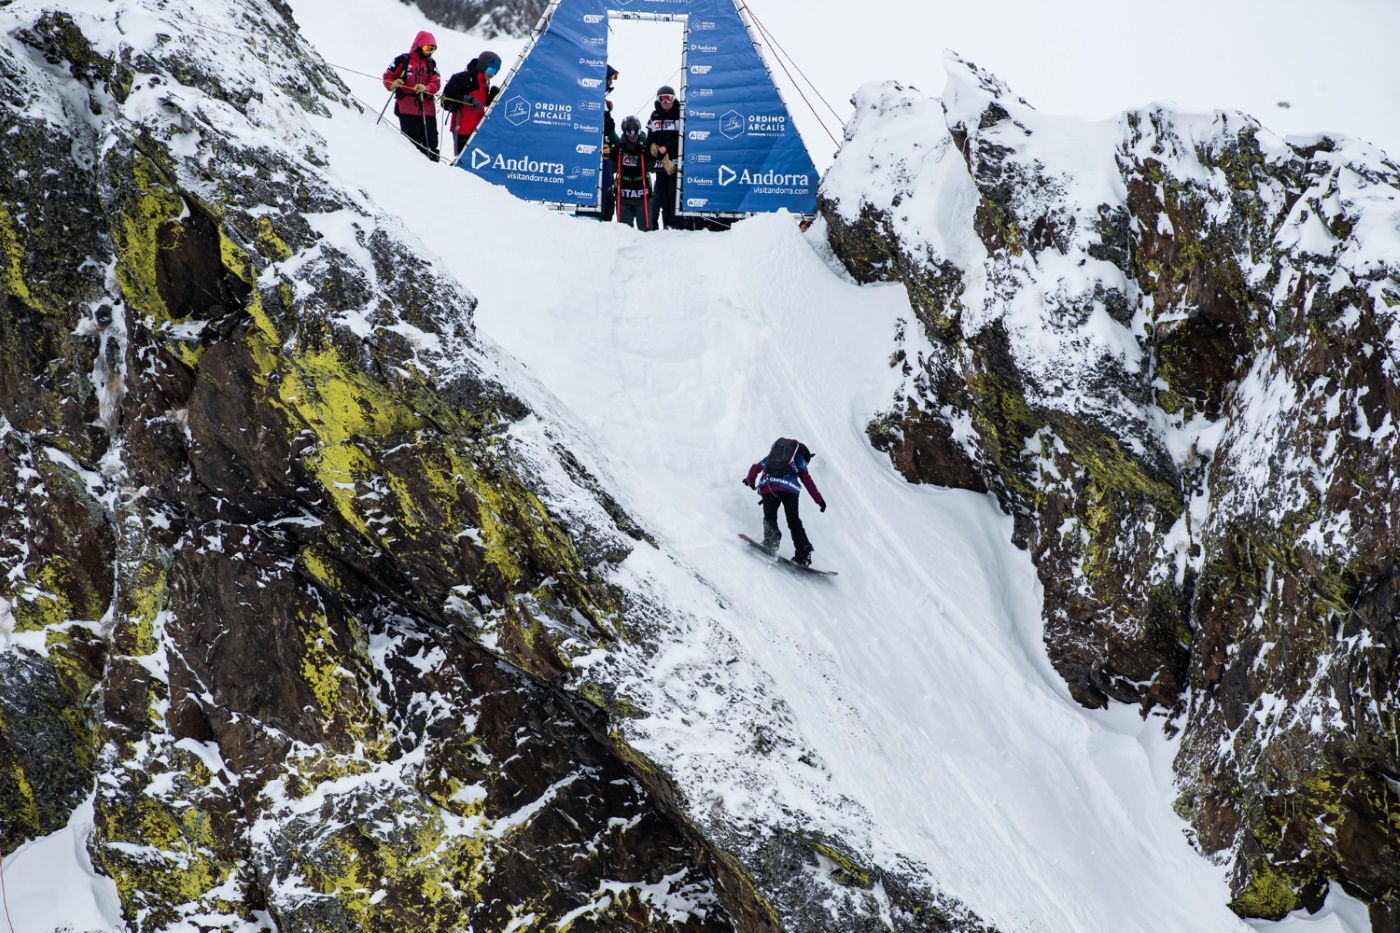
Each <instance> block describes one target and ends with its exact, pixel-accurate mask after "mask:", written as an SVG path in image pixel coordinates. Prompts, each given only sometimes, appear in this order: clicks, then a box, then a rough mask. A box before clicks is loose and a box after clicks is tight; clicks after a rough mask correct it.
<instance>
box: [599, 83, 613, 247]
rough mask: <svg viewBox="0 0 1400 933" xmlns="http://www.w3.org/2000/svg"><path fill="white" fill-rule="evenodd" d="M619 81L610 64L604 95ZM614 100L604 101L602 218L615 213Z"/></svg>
mask: <svg viewBox="0 0 1400 933" xmlns="http://www.w3.org/2000/svg"><path fill="white" fill-rule="evenodd" d="M616 83H617V69H616V68H614V67H613V66H612V65H609V66H608V89H607V90H606V91H604V92H603V94H604V97H605V98H606V96H607V95H608V94H611V93H612V92H613V85H614V84H616ZM612 112H613V102H612V101H610V100H606V99H605V100H604V101H603V166H602V169H603V175H602V178H603V203H602V205H601V207H602V211H601V214H600V219H602V220H612V217H613V213H614V208H615V204H614V198H615V197H616V196H617V191H616V190H615V189H614V187H613V181H614V179H613V174H614V173H613V172H611V171H609V170H608V168H609V166H611V165H612V154H613V153H612V150H613V147H614V146H616V145H617V121H616V120H614V119H613V113H612Z"/></svg>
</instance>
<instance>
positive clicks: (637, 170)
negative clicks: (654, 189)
mask: <svg viewBox="0 0 1400 933" xmlns="http://www.w3.org/2000/svg"><path fill="white" fill-rule="evenodd" d="M650 165H651V158H650V157H649V156H648V155H647V134H646V133H645V132H643V133H642V134H640V135H639V136H638V137H637V140H636V142H633V141H632V140H629V139H628V138H627V137H626V136H623V137H622V138H621V139H619V140H618V141H617V145H615V146H614V147H613V151H612V168H613V171H614V172H615V173H616V174H617V196H618V197H619V198H628V199H630V200H638V199H642V198H646V197H647V196H648V195H650V193H651V192H650V190H649V187H650V186H649V185H648V182H647V168H648V166H650Z"/></svg>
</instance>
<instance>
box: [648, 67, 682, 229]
mask: <svg viewBox="0 0 1400 933" xmlns="http://www.w3.org/2000/svg"><path fill="white" fill-rule="evenodd" d="M682 119H683V117H682V115H681V103H680V101H678V100H676V91H675V88H673V87H670V86H669V85H665V84H663V85H662V86H661V87H659V88H657V90H656V106H655V107H654V108H653V109H652V111H651V121H650V122H649V123H648V124H647V143H648V151H649V152H650V153H651V160H652V171H654V172H656V198H655V203H654V204H653V205H652V208H651V219H652V226H653V227H654V228H656V227H660V224H659V223H657V222H656V221H657V220H658V219H661V218H664V219H665V221H666V226H667V227H675V226H676V175H677V174H678V173H679V172H680V168H681V167H680V162H679V161H678V160H679V159H680V157H681V122H682Z"/></svg>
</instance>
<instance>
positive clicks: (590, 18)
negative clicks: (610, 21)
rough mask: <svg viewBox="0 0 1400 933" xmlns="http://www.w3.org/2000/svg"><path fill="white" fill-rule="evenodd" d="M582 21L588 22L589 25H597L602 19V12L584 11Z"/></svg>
mask: <svg viewBox="0 0 1400 933" xmlns="http://www.w3.org/2000/svg"><path fill="white" fill-rule="evenodd" d="M583 21H584V22H585V23H587V24H589V25H590V26H595V25H597V24H598V23H601V22H602V21H603V14H601V13H585V14H583Z"/></svg>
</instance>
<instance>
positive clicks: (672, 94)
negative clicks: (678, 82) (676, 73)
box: [656, 84, 676, 104]
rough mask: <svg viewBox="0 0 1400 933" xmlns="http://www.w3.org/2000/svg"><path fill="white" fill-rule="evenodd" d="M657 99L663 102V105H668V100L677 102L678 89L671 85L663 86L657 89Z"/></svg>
mask: <svg viewBox="0 0 1400 933" xmlns="http://www.w3.org/2000/svg"><path fill="white" fill-rule="evenodd" d="M656 99H657V100H659V101H661V102H662V103H663V104H664V103H666V101H668V100H675V99H676V89H675V88H673V87H671V85H669V84H663V85H661V87H659V88H657V89H656Z"/></svg>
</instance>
